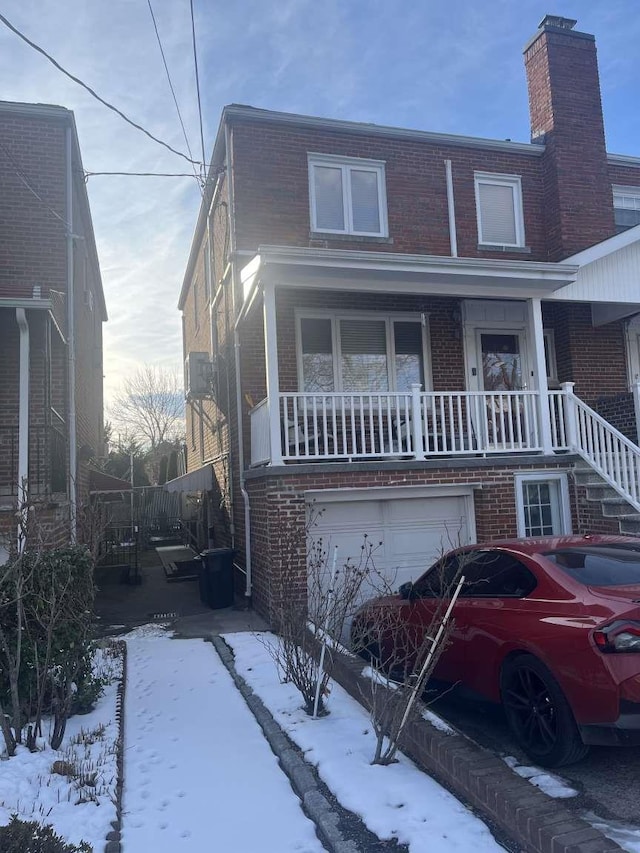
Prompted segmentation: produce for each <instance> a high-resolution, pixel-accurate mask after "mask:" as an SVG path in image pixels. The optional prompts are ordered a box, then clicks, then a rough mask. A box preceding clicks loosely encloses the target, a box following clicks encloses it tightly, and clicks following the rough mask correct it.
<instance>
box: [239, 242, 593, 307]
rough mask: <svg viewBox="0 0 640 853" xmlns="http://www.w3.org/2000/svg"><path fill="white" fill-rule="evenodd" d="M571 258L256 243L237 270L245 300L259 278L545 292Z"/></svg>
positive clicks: (343, 285) (470, 292)
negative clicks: (541, 259)
mask: <svg viewBox="0 0 640 853" xmlns="http://www.w3.org/2000/svg"><path fill="white" fill-rule="evenodd" d="M577 269H578V267H577V266H576V265H574V264H558V263H538V262H535V261H510V260H509V261H508V260H500V259H499V260H484V259H479V258H450V257H446V256H439V255H405V254H397V253H392V252H354V251H351V250H334V249H305V248H289V247H279V246H261V247H260V248H259V250H258V254H257V255H256V256H255V257H254V258H253V259H252V260H251V261H250V262H249V263H248V264H247V265H246V266H245V267H244V269H243V270H242V281H243V286H244V296H245V302H248V301H250V300H251V299H252V294H254V293H255V289H256V287H257V286H259V285H260V284H262V285H264V284H277V285H279V286H282V287H313V288H322V289H330V290H331V289H333V290H344V289H349V290H352V291H353V290H362V291H367V292H375V293H388V292H393V293H407V294H446V295H448V296H452V295H453V296H468V297H479V296H482V297H498V298H503V299H504V298H505V297H511V298H515V299H523V298H530V297H547V296H549V295H550V294H552V293H553V292H554V291H556V290H558V289H559V288H561V287H564V286H566V285H567V284H570V283H571V282H573V281H574V280H575V276H576V273H577Z"/></svg>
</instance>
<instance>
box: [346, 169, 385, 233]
mask: <svg viewBox="0 0 640 853" xmlns="http://www.w3.org/2000/svg"><path fill="white" fill-rule="evenodd" d="M351 207H352V218H353V230H354V231H363V232H364V233H366V234H379V233H380V211H379V210H378V174H377V172H373V171H366V172H365V171H363V170H361V169H351Z"/></svg>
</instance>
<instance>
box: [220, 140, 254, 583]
mask: <svg viewBox="0 0 640 853" xmlns="http://www.w3.org/2000/svg"><path fill="white" fill-rule="evenodd" d="M224 147H225V152H226V156H227V192H228V194H229V250H230V252H231V286H232V288H233V293H232V300H231V304H232V305H233V316H234V319H235V317H236V316H237V312H236V305H237V297H236V293H237V287H236V231H235V224H236V211H235V202H234V196H233V179H232V169H231V134H230V132H229V125H228V124H225V127H224ZM233 351H234V364H235V374H236V419H237V422H238V475H239V478H240V494H241V495H242V500H243V502H244V550H245V571H246V588H245V592H244V594H245V597H246V598H248V599H250V598H251V592H252V583H251V507H250V504H249V493H248V492H247V489H246V487H245V479H244V429H243V428H242V388H241V382H240V335H239V333H238V321H237V320H236V322H235V323H234V329H233Z"/></svg>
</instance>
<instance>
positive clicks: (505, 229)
mask: <svg viewBox="0 0 640 853" xmlns="http://www.w3.org/2000/svg"><path fill="white" fill-rule="evenodd" d="M478 203H479V207H480V227H481V230H482V242H483V243H500V244H504V245H515V244H516V243H517V242H518V241H517V234H516V216H515V202H514V190H513V187H511V186H508V185H503V184H484V183H479V184H478Z"/></svg>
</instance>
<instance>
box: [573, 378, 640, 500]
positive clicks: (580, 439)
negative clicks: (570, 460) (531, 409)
mask: <svg viewBox="0 0 640 853" xmlns="http://www.w3.org/2000/svg"><path fill="white" fill-rule="evenodd" d="M562 387H563V392H562V397H563V398H564V413H565V429H566V441H567V444H568V446H569V448H570V449H571V450H573V451H574V452H576V453H578V454H579V455H580V456H581V457H582V458H583V459H584V460H585V461H586V462H588V463H589V465H591V467H592V468H593V469H594V471H597V473H598V474H599V475H600V476H601V477H602V479H603V480H605V481H606V482H607V483H608V484H609V485H610V486H611V487H612V488H613V489H615V490H616V492H618V494H619V495H621V496H622V497H623V498H624V499H625V500H626V501H628V503H630V504H631V506H632V507H633V508H634V509H635V510H637V511H638V512H640V447H638V446H637V445H636V444H634V443H633V442H632V441H631V440H630V439H628V438H627V437H626V436H624V435H622V433H621V432H619V431H618V430H617V429H616V428H615V427H613V426H611V424H610V423H609V422H608V421H606V420H605V419H604V418H603V417H601V416H600V415H599V414H598V413H597V412H594V410H593V409H591V408H590V407H589V406H587V404H586V403H584V402H583V401H582V400H581V399H580V398H579V397H576V395H575V394H574V393H573V382H566V383H565V384H564V385H563V386H562Z"/></svg>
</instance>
